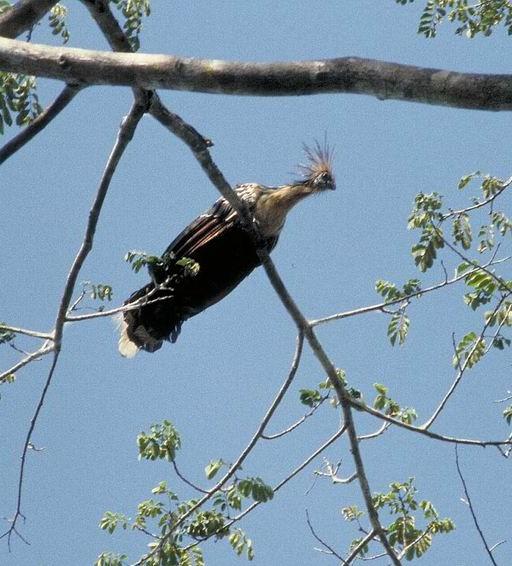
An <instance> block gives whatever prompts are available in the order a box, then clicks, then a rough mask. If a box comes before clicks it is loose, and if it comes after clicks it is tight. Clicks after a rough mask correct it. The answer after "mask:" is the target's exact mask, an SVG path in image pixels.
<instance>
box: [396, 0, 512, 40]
mask: <svg viewBox="0 0 512 566" xmlns="http://www.w3.org/2000/svg"><path fill="white" fill-rule="evenodd" d="M413 1H414V0H396V2H397V3H398V4H402V5H405V4H407V3H408V2H413ZM445 19H446V20H448V21H449V22H455V23H456V24H457V25H458V27H457V28H456V30H455V33H456V34H457V35H466V36H467V37H469V38H473V37H475V36H476V35H478V34H482V35H484V36H489V35H491V33H492V32H493V31H494V28H495V27H496V26H498V25H500V24H501V25H503V26H504V27H505V29H506V30H507V33H508V34H509V35H511V34H512V3H511V2H510V1H509V0H484V1H482V2H472V1H471V0H428V2H427V3H426V5H425V8H424V9H423V12H422V14H421V17H420V23H419V27H418V33H420V34H423V35H424V36H425V37H428V38H431V37H435V36H436V35H437V28H438V26H439V24H440V23H441V22H443V20H445Z"/></svg>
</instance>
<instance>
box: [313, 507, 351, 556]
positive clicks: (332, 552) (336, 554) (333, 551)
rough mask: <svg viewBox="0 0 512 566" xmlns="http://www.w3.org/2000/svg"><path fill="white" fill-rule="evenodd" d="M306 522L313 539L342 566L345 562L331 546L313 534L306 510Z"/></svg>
mask: <svg viewBox="0 0 512 566" xmlns="http://www.w3.org/2000/svg"><path fill="white" fill-rule="evenodd" d="M306 522H307V524H308V527H309V530H310V531H311V534H312V535H313V536H314V537H315V539H316V540H317V541H318V542H319V543H320V544H321V545H322V546H323V547H324V548H326V549H327V550H328V551H329V554H332V555H333V556H336V558H338V560H341V563H342V564H344V565H345V564H346V562H345V560H344V559H343V558H342V557H341V556H340V555H339V554H338V553H337V552H336V551H335V550H334V549H333V548H332V546H330V545H328V544H327V543H326V542H325V541H324V540H323V539H321V538H320V537H319V536H318V535H317V534H316V532H315V529H314V528H313V525H312V524H311V520H310V518H309V513H308V510H307V509H306Z"/></svg>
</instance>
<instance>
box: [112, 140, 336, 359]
mask: <svg viewBox="0 0 512 566" xmlns="http://www.w3.org/2000/svg"><path fill="white" fill-rule="evenodd" d="M304 152H305V157H306V162H305V164H300V165H299V172H300V176H299V178H298V179H296V180H294V181H292V182H291V183H289V184H286V185H279V186H276V187H268V186H264V185H261V184H258V183H245V184H241V185H237V186H236V187H235V189H234V192H235V193H236V195H237V196H238V198H239V199H240V201H241V202H242V203H243V205H244V206H245V208H246V211H247V213H248V215H249V217H250V219H251V220H252V223H253V225H254V227H255V228H256V230H249V229H248V228H247V227H246V225H244V223H243V221H242V220H241V218H240V216H239V214H238V213H237V212H236V210H235V209H234V208H233V207H232V206H231V204H229V202H228V201H227V200H226V199H225V198H223V197H221V198H219V199H218V200H217V201H215V202H214V204H213V205H212V206H211V208H210V209H209V210H207V211H206V212H204V213H203V214H201V215H200V216H198V217H197V218H196V219H195V220H193V221H192V222H191V223H190V224H189V225H188V226H187V227H186V228H185V229H184V230H183V231H182V232H181V233H180V234H179V235H178V236H177V237H176V238H175V239H174V240H173V241H172V242H171V244H170V245H169V246H168V247H167V249H166V250H165V252H164V253H163V254H162V256H161V258H160V259H159V261H157V262H156V263H153V264H152V265H149V266H148V271H149V274H150V276H151V281H150V282H149V283H148V284H147V285H145V286H144V287H142V288H141V289H139V290H138V291H135V292H134V293H133V294H132V295H131V296H130V297H129V298H128V299H127V300H126V301H125V302H124V303H123V306H125V307H129V308H127V309H125V310H123V312H122V313H121V316H120V324H119V326H120V338H119V352H120V353H121V355H122V356H124V357H127V358H132V357H133V356H135V355H136V354H137V353H138V352H139V351H140V350H143V351H146V352H156V351H157V350H159V349H160V348H161V346H162V344H163V343H164V342H165V341H168V342H171V343H175V342H176V340H177V338H178V336H179V334H180V332H181V327H182V324H183V323H184V322H185V321H186V320H187V319H189V318H191V317H193V316H195V315H197V314H199V313H200V312H202V311H204V310H205V309H207V308H208V307H210V306H212V305H213V304H215V303H217V302H218V301H220V300H221V299H223V298H224V297H225V296H226V295H228V294H229V293H230V292H231V291H232V290H233V289H234V288H235V287H236V286H237V285H238V284H239V283H240V282H241V281H243V279H245V278H246V277H247V276H248V275H249V274H250V273H251V272H252V271H253V270H254V269H255V268H256V267H258V266H260V265H261V260H260V258H259V257H258V254H257V245H256V239H255V234H254V232H255V233H256V234H257V235H258V245H259V246H260V247H262V248H263V249H265V250H266V251H267V252H268V253H270V252H271V251H272V250H273V249H274V247H275V245H276V244H277V241H278V239H279V235H280V233H281V230H282V228H283V225H284V223H285V219H286V215H287V214H288V212H289V211H290V210H291V209H292V208H293V207H294V206H295V205H296V204H297V203H298V202H300V201H302V200H303V199H304V198H306V197H308V196H310V195H315V194H319V193H323V192H325V191H328V190H334V189H336V181H335V177H334V173H333V167H332V161H333V150H332V149H331V148H329V146H328V144H327V142H326V141H324V143H323V144H320V143H319V142H318V141H317V142H315V144H314V145H313V146H311V147H308V146H306V145H305V146H304ZM251 232H252V233H251Z"/></svg>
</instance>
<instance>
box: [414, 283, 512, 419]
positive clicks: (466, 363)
mask: <svg viewBox="0 0 512 566" xmlns="http://www.w3.org/2000/svg"><path fill="white" fill-rule="evenodd" d="M509 296H510V293H508V294H506V295H503V297H502V298H501V299H500V301H499V302H498V304H497V305H496V308H495V309H494V313H496V312H497V311H498V310H499V308H500V307H501V305H502V304H503V302H504V301H505V300H506V299H507V298H508V297H509ZM491 322H492V316H490V317H489V318H488V319H487V322H486V323H485V324H484V326H483V328H482V331H481V332H480V336H478V338H477V339H476V340H475V343H474V344H473V347H472V348H471V349H470V350H469V352H468V353H467V355H466V358H465V360H464V362H463V363H462V364H461V363H460V360H459V359H458V358H457V365H458V366H459V371H458V372H457V375H456V376H455V379H454V380H453V383H452V384H451V385H450V388H449V389H448V391H447V392H446V394H445V396H444V397H443V398H442V400H441V402H440V403H439V405H438V406H437V407H436V409H435V410H434V412H433V413H432V416H431V417H430V418H429V419H428V420H427V421H426V422H425V423H424V424H423V425H422V428H424V429H425V430H427V429H429V428H430V427H431V426H432V424H433V423H434V421H435V420H436V419H437V417H438V416H439V415H440V413H441V411H442V410H443V409H444V407H445V405H446V403H447V402H448V399H449V398H450V397H451V396H452V395H453V393H454V391H455V389H456V388H457V386H458V385H459V383H460V382H461V380H462V377H463V375H464V372H465V371H466V369H467V368H468V367H469V364H470V363H471V362H472V359H473V355H474V353H475V352H476V350H477V348H479V347H480V345H481V342H482V340H483V338H484V335H485V332H486V330H487V329H488V328H489V326H490V325H491ZM455 355H456V356H458V354H457V350H455Z"/></svg>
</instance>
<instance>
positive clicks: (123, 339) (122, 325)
mask: <svg viewBox="0 0 512 566" xmlns="http://www.w3.org/2000/svg"><path fill="white" fill-rule="evenodd" d="M117 322H118V327H119V332H120V333H121V335H120V336H119V353H120V354H121V356H123V357H124V358H133V357H134V356H135V355H136V354H137V352H138V351H139V347H138V346H137V344H135V342H132V341H131V340H130V338H128V333H127V332H126V329H127V327H128V325H127V324H126V322H125V320H124V317H123V313H120V314H119V317H118V320H117Z"/></svg>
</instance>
